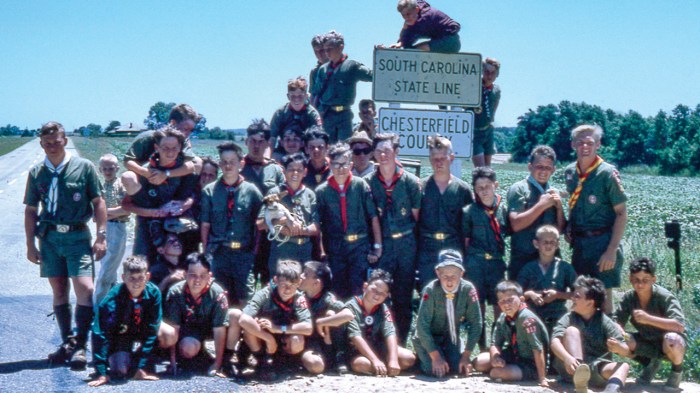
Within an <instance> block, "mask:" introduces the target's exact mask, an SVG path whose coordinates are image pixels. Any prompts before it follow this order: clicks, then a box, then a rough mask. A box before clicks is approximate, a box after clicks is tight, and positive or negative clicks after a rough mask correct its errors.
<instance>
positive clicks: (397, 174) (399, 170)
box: [377, 165, 403, 205]
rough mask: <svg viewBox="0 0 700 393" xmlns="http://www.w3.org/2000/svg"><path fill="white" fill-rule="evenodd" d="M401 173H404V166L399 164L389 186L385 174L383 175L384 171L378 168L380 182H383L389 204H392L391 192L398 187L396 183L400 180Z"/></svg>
mask: <svg viewBox="0 0 700 393" xmlns="http://www.w3.org/2000/svg"><path fill="white" fill-rule="evenodd" d="M401 175H403V167H401V166H400V165H397V167H396V170H395V171H394V177H392V178H391V184H389V185H388V186H387V185H386V181H385V179H384V176H382V171H381V170H379V168H377V177H378V178H379V182H380V183H381V184H382V187H384V192H385V193H386V204H387V205H391V202H392V201H391V193H392V192H393V191H394V187H396V183H398V182H399V178H401Z"/></svg>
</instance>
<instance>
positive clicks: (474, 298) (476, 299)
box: [469, 288, 479, 303]
mask: <svg viewBox="0 0 700 393" xmlns="http://www.w3.org/2000/svg"><path fill="white" fill-rule="evenodd" d="M469 297H470V298H471V299H472V302H474V303H478V302H479V292H477V291H476V288H472V289H471V290H470V291H469Z"/></svg>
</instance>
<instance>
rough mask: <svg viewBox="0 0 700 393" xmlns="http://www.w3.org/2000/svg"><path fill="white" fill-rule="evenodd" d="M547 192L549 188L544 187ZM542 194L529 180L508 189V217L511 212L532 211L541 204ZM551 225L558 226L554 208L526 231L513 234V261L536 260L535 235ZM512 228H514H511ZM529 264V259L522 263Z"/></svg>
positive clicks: (511, 241) (511, 239)
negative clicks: (520, 259) (521, 259)
mask: <svg viewBox="0 0 700 393" xmlns="http://www.w3.org/2000/svg"><path fill="white" fill-rule="evenodd" d="M544 189H545V191H547V186H545V187H544ZM541 196H542V192H540V190H538V189H537V187H535V186H534V185H533V184H532V183H530V182H529V181H528V179H524V180H521V181H519V182H517V183H515V184H513V185H512V186H510V188H509V189H508V194H507V196H506V200H507V202H508V215H509V216H510V213H511V212H514V213H522V212H525V211H528V210H530V209H532V207H533V206H535V205H536V204H537V202H539V200H540V197H541ZM545 224H550V225H554V226H555V227H556V226H557V208H556V207H554V206H552V207H550V208H549V209H547V210H545V211H544V213H542V214H541V215H540V216H539V217H537V219H535V221H534V222H533V223H532V224H530V226H528V227H527V228H525V229H522V230H520V231H517V232H513V233H511V238H510V255H511V259H518V258H536V256H537V249H536V248H535V246H534V245H533V244H532V241H533V240H535V237H536V236H535V233H536V232H537V229H538V228H539V227H541V226H542V225H545ZM511 227H512V226H511ZM521 262H523V263H526V262H527V259H526V260H524V261H521Z"/></svg>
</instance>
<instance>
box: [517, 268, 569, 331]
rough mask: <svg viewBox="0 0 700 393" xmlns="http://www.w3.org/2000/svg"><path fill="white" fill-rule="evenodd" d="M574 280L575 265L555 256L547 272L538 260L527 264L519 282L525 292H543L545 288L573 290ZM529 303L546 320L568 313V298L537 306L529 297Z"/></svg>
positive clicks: (519, 276)
mask: <svg viewBox="0 0 700 393" xmlns="http://www.w3.org/2000/svg"><path fill="white" fill-rule="evenodd" d="M574 281H576V272H575V271H574V267H573V266H571V264H569V263H567V262H564V261H562V260H561V259H559V258H554V261H552V263H551V264H550V265H549V267H548V268H547V271H546V272H545V273H542V269H541V268H540V263H539V261H537V260H536V261H532V262H530V263H528V264H527V265H525V266H524V267H523V268H522V269H521V270H520V274H518V283H519V284H520V286H521V287H522V288H523V292H524V291H535V292H538V293H541V292H542V291H543V290H545V289H555V290H557V291H558V292H566V291H567V289H568V290H571V291H573V289H574ZM527 305H528V307H529V308H531V309H532V310H533V311H534V312H535V313H537V315H539V316H540V318H542V319H545V320H548V319H559V318H560V317H561V316H562V315H564V314H565V313H566V300H563V299H562V300H554V301H552V302H551V303H549V304H543V305H542V306H537V305H535V304H534V303H532V301H531V300H530V299H528V300H527ZM548 324H549V322H548Z"/></svg>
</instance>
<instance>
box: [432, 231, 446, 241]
mask: <svg viewBox="0 0 700 393" xmlns="http://www.w3.org/2000/svg"><path fill="white" fill-rule="evenodd" d="M434 236H435V239H436V240H445V239H446V238H447V235H446V234H444V233H442V232H437V233H436V234H435V235H434Z"/></svg>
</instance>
